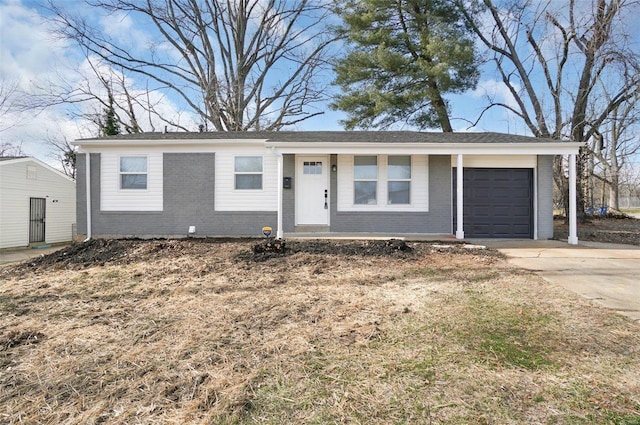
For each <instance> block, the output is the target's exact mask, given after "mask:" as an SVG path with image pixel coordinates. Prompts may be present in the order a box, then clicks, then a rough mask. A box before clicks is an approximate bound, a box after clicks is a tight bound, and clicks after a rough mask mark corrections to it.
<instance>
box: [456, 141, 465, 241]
mask: <svg viewBox="0 0 640 425" xmlns="http://www.w3.org/2000/svg"><path fill="white" fill-rule="evenodd" d="M456 167H457V168H456V179H457V181H456V201H457V202H456V207H457V208H456V239H464V230H463V227H462V225H463V223H462V217H463V216H464V214H463V212H464V209H463V204H462V198H463V195H464V190H463V182H462V179H463V178H464V174H463V171H464V161H463V156H462V154H460V153H459V154H458V163H457V166H456Z"/></svg>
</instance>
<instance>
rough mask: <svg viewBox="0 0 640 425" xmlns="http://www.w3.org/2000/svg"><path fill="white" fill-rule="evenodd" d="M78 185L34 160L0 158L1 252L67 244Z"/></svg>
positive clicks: (70, 238)
mask: <svg viewBox="0 0 640 425" xmlns="http://www.w3.org/2000/svg"><path fill="white" fill-rule="evenodd" d="M75 222H76V183H75V181H74V180H73V179H71V178H69V177H68V176H66V175H64V174H63V173H61V172H60V171H58V170H56V169H54V168H53V167H50V166H49V165H47V164H45V163H44V162H42V161H40V160H38V159H36V158H33V157H3V158H0V249H6V248H24V247H28V246H42V245H45V244H54V243H60V242H68V241H71V240H72V238H73V226H74V224H75Z"/></svg>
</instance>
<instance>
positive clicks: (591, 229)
mask: <svg viewBox="0 0 640 425" xmlns="http://www.w3.org/2000/svg"><path fill="white" fill-rule="evenodd" d="M568 236H569V226H568V225H567V224H566V223H565V222H564V220H563V219H556V220H555V221H554V237H555V238H556V239H562V240H566V239H567V237H568ZM578 240H583V241H592V242H607V243H621V244H629V245H640V219H637V218H633V217H630V216H625V215H610V216H609V217H607V218H600V217H597V216H596V217H591V218H590V219H589V220H588V221H587V222H586V223H579V224H578Z"/></svg>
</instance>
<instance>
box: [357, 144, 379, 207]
mask: <svg viewBox="0 0 640 425" xmlns="http://www.w3.org/2000/svg"><path fill="white" fill-rule="evenodd" d="M353 185H354V186H353V194H354V200H353V202H354V204H357V205H375V204H376V203H377V198H376V191H377V187H378V157H376V156H356V157H354V158H353Z"/></svg>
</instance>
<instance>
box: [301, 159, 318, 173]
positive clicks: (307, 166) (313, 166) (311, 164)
mask: <svg viewBox="0 0 640 425" xmlns="http://www.w3.org/2000/svg"><path fill="white" fill-rule="evenodd" d="M302 165H303V167H302V171H303V174H314V175H322V162H321V161H304V163H303V164H302Z"/></svg>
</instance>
